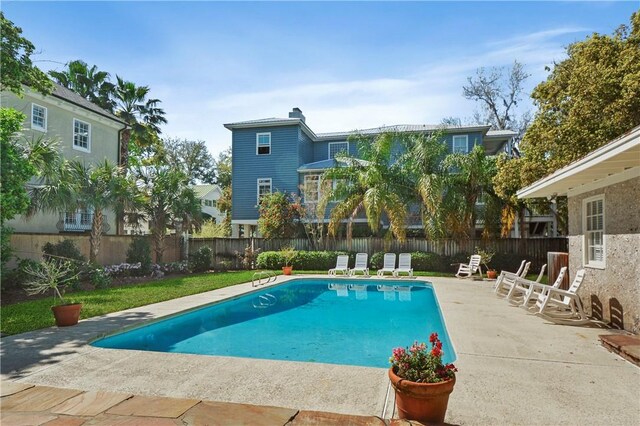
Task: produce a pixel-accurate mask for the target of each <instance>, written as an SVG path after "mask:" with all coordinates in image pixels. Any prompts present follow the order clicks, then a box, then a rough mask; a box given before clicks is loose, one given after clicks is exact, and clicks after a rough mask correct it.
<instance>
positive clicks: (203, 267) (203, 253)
mask: <svg viewBox="0 0 640 426" xmlns="http://www.w3.org/2000/svg"><path fill="white" fill-rule="evenodd" d="M212 254H213V250H211V247H209V246H202V247H200V248H199V249H198V250H197V251H196V252H195V253H193V254H191V255H190V256H189V269H191V270H192V271H193V272H204V271H208V270H209V269H211V256H212Z"/></svg>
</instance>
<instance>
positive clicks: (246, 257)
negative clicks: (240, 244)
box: [236, 246, 260, 269]
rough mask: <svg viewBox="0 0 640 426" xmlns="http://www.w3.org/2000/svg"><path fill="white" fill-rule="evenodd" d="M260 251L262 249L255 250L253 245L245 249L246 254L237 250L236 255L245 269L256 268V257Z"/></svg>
mask: <svg viewBox="0 0 640 426" xmlns="http://www.w3.org/2000/svg"><path fill="white" fill-rule="evenodd" d="M258 253H260V249H256V250H254V249H253V248H251V246H247V247H245V249H244V254H242V253H239V252H236V257H237V258H238V260H239V261H240V265H242V268H243V269H254V268H255V267H256V257H257V256H258Z"/></svg>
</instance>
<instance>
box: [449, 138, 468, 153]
mask: <svg viewBox="0 0 640 426" xmlns="http://www.w3.org/2000/svg"><path fill="white" fill-rule="evenodd" d="M456 138H464V139H465V142H466V146H467V150H466V151H465V152H464V153H465V154H468V153H469V135H453V138H452V139H451V152H452V153H454V154H457V152H456Z"/></svg>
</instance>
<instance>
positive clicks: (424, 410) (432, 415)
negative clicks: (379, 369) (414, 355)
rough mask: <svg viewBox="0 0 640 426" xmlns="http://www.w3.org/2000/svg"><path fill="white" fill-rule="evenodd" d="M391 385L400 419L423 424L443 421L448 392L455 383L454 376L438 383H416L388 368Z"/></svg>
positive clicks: (447, 402)
mask: <svg viewBox="0 0 640 426" xmlns="http://www.w3.org/2000/svg"><path fill="white" fill-rule="evenodd" d="M389 379H391V385H392V386H393V388H394V389H395V390H396V407H398V416H399V417H400V418H401V419H407V420H418V421H420V422H422V423H425V424H433V423H435V424H440V423H443V422H444V416H445V414H446V413H447V405H448V404H449V394H450V393H451V392H453V386H454V385H455V384H456V378H455V376H454V377H453V379H451V380H447V381H446V382H440V383H416V382H412V381H409V380H406V379H402V378H400V377H398V376H396V374H395V373H394V371H393V368H390V369H389Z"/></svg>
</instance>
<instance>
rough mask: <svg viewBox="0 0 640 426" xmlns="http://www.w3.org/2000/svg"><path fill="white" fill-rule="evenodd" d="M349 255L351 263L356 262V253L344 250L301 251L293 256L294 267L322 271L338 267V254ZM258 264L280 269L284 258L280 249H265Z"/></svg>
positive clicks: (262, 267) (301, 269) (263, 267)
mask: <svg viewBox="0 0 640 426" xmlns="http://www.w3.org/2000/svg"><path fill="white" fill-rule="evenodd" d="M341 254H346V255H349V264H350V265H353V264H354V262H355V256H356V255H355V253H346V252H343V251H299V252H298V253H297V254H296V257H294V258H293V262H292V263H293V269H295V270H298V271H322V270H325V269H326V270H329V269H331V268H335V267H336V259H337V257H338V255H341ZM256 266H257V267H258V268H261V269H280V268H282V267H283V266H284V258H283V256H282V254H281V253H280V252H279V251H265V252H262V253H260V254H259V255H258V259H257V261H256Z"/></svg>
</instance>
